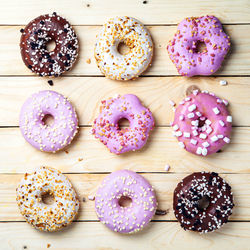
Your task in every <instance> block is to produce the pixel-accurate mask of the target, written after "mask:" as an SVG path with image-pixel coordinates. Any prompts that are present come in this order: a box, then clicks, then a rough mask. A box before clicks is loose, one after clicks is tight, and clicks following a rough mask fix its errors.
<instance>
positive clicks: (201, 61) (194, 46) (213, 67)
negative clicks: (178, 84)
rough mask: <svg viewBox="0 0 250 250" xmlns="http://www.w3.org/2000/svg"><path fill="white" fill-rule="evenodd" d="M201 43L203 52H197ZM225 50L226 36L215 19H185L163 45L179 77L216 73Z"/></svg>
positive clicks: (210, 17)
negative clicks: (203, 48)
mask: <svg viewBox="0 0 250 250" xmlns="http://www.w3.org/2000/svg"><path fill="white" fill-rule="evenodd" d="M202 42H203V43H205V45H206V49H205V50H204V51H198V46H199V43H202ZM229 48H230V40H229V36H228V35H226V34H225V32H224V31H223V29H222V25H221V23H220V21H219V20H218V19H217V18H216V17H215V16H202V17H189V18H185V19H184V20H183V21H182V22H181V23H180V24H179V25H178V30H177V32H176V33H175V35H174V38H173V39H172V40H171V41H170V42H169V44H168V46H167V50H168V54H169V56H170V59H171V60H172V62H173V63H174V64H175V66H176V68H177V70H178V72H179V74H181V75H183V76H188V77H190V76H194V75H211V74H213V73H214V72H216V71H217V70H218V69H219V68H220V66H221V63H222V61H223V60H224V57H225V56H226V54H227V52H228V51H229Z"/></svg>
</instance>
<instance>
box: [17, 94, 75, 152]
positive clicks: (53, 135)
mask: <svg viewBox="0 0 250 250" xmlns="http://www.w3.org/2000/svg"><path fill="white" fill-rule="evenodd" d="M47 115H50V116H52V117H53V118H54V122H53V124H51V125H48V124H46V123H44V119H45V117H46V116H47ZM77 124H78V119H77V115H76V112H75V109H74V107H73V106H72V105H71V103H70V102H69V101H68V99H67V98H66V97H64V96H63V95H61V94H59V93H57V92H55V91H51V90H43V91H40V92H38V93H35V94H33V95H32V96H31V97H29V98H28V99H27V100H26V101H25V103H24V104H23V106H22V108H21V112H20V118H19V125H20V130H21V132H22V135H23V137H24V138H25V139H26V141H27V142H29V143H30V144H31V145H32V146H33V147H35V148H37V149H39V150H41V151H45V152H56V151H58V150H60V149H62V148H64V147H66V146H67V145H69V144H70V143H71V141H72V140H73V138H74V137H75V135H76V134H77V131H78V125H77Z"/></svg>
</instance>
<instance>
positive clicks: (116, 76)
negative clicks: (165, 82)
mask: <svg viewBox="0 0 250 250" xmlns="http://www.w3.org/2000/svg"><path fill="white" fill-rule="evenodd" d="M121 42H123V43H125V44H126V45H127V46H128V48H129V49H130V51H129V52H128V53H127V54H125V55H121V54H120V53H119V52H118V49H117V48H118V45H119V44H120V43H121ZM152 56H153V42H152V39H151V36H150V33H149V32H148V31H147V29H146V28H145V27H144V26H143V25H142V24H141V23H140V22H139V21H138V20H136V19H134V18H132V17H116V18H112V19H110V20H109V21H108V22H107V23H105V24H104V25H103V28H102V30H101V32H100V33H99V35H98V36H97V41H96V44H95V58H96V62H97V65H98V67H99V69H100V70H101V72H102V73H103V74H104V75H105V76H106V77H108V78H110V79H113V80H130V79H132V78H135V77H137V76H139V75H140V74H141V73H142V72H143V71H145V70H146V69H147V68H148V66H149V64H150V63H151V60H152Z"/></svg>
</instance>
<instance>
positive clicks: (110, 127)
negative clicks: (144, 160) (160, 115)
mask: <svg viewBox="0 0 250 250" xmlns="http://www.w3.org/2000/svg"><path fill="white" fill-rule="evenodd" d="M102 105H103V106H102V107H101V113H100V115H99V116H98V118H97V119H96V120H95V121H94V125H93V129H92V133H93V134H94V135H95V137H96V138H99V139H100V141H101V142H102V143H103V144H104V145H106V146H107V147H108V148H109V150H110V152H111V153H115V154H122V153H125V152H128V151H131V150H133V151H135V150H137V149H140V148H142V147H143V146H144V145H145V143H146V142H147V139H148V136H149V132H150V130H152V129H153V127H154V118H153V116H152V113H151V112H150V110H149V109H148V108H145V107H144V106H143V105H142V104H141V102H140V100H139V99H138V97H137V96H135V95H132V94H127V95H124V96H120V95H119V96H118V97H116V98H111V99H109V100H107V101H102ZM122 118H125V119H128V120H129V122H130V127H129V128H124V129H120V128H119V125H118V122H119V120H121V119H122Z"/></svg>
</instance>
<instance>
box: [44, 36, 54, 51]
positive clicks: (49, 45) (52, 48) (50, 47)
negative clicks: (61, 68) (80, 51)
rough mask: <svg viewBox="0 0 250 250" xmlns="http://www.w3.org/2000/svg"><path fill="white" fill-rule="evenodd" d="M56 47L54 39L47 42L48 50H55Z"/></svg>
mask: <svg viewBox="0 0 250 250" xmlns="http://www.w3.org/2000/svg"><path fill="white" fill-rule="evenodd" d="M55 48H56V42H55V41H54V40H53V39H52V40H50V41H48V42H47V43H46V50H47V51H48V52H51V51H53V50H54V49H55Z"/></svg>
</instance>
